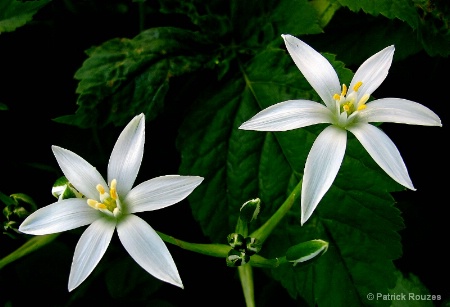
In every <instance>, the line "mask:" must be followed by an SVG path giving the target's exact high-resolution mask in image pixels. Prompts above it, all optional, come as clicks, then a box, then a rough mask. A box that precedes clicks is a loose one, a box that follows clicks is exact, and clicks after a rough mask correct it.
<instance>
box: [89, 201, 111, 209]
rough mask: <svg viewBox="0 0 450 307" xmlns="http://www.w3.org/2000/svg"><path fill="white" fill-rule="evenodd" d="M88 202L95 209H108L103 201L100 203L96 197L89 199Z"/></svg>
mask: <svg viewBox="0 0 450 307" xmlns="http://www.w3.org/2000/svg"><path fill="white" fill-rule="evenodd" d="M87 203H88V205H89V206H91V207H92V208H94V209H106V206H105V205H104V204H102V203H99V202H98V201H96V200H94V199H88V200H87Z"/></svg>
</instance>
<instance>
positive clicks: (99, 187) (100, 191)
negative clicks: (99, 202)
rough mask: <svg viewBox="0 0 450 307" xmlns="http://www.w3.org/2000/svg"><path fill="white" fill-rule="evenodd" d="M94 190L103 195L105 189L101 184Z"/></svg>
mask: <svg viewBox="0 0 450 307" xmlns="http://www.w3.org/2000/svg"><path fill="white" fill-rule="evenodd" d="M95 188H96V189H97V191H98V192H99V193H100V195H102V194H105V188H104V187H103V186H102V185H101V184H97V186H96V187H95Z"/></svg>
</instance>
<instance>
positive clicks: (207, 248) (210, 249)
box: [157, 231, 231, 258]
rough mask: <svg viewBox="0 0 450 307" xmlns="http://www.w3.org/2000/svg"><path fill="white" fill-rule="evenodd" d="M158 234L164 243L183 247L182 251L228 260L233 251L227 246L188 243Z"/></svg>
mask: <svg viewBox="0 0 450 307" xmlns="http://www.w3.org/2000/svg"><path fill="white" fill-rule="evenodd" d="M157 233H158V235H159V236H160V237H161V239H163V241H165V242H167V243H170V244H174V245H176V246H178V247H181V248H182V249H186V250H189V251H191V252H196V253H199V254H203V255H207V256H212V257H223V258H226V257H227V256H228V252H229V251H230V249H231V246H229V245H225V244H199V243H189V242H186V241H182V240H178V239H176V238H174V237H172V236H168V235H166V234H164V233H162V232H159V231H157Z"/></svg>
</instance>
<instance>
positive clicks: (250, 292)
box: [238, 264, 255, 307]
mask: <svg viewBox="0 0 450 307" xmlns="http://www.w3.org/2000/svg"><path fill="white" fill-rule="evenodd" d="M238 272H239V279H240V280H241V286H242V291H243V292H244V297H245V305H246V306H247V307H255V291H254V284H253V271H252V266H251V265H249V264H246V265H242V266H240V267H238Z"/></svg>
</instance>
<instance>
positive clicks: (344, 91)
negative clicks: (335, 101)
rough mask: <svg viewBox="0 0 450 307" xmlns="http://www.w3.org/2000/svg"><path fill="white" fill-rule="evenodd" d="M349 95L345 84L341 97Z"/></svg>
mask: <svg viewBox="0 0 450 307" xmlns="http://www.w3.org/2000/svg"><path fill="white" fill-rule="evenodd" d="M345 95H347V86H346V85H345V84H342V93H341V96H345Z"/></svg>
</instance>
